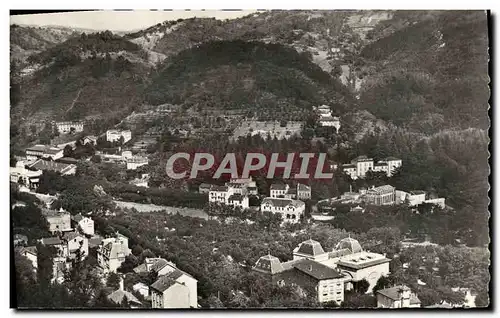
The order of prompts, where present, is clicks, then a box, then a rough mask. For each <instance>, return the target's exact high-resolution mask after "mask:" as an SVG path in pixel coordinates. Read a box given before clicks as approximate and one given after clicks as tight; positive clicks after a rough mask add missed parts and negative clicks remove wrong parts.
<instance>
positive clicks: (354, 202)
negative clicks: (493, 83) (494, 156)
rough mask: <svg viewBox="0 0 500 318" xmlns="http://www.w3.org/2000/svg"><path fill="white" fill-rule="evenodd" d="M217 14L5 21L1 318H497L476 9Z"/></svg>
mask: <svg viewBox="0 0 500 318" xmlns="http://www.w3.org/2000/svg"><path fill="white" fill-rule="evenodd" d="M193 12H195V11H193ZM73 13H77V12H73ZM108 13H109V14H113V13H112V12H108ZM67 14H72V13H67ZM78 14H89V21H90V19H92V18H91V15H92V12H78ZM114 14H120V13H119V12H115V13H114ZM214 14H215V15H214V17H213V18H206V17H203V18H202V17H193V18H189V19H174V18H172V19H169V20H166V21H165V22H161V23H158V24H154V22H153V23H151V25H152V26H148V27H145V28H144V29H142V30H140V31H137V30H134V31H128V32H124V31H119V32H118V31H113V30H107V29H102V30H101V29H99V30H97V29H96V30H83V29H78V28H72V27H70V26H67V27H66V26H44V25H36V23H35V22H34V23H33V25H25V24H22V23H19V22H16V21H17V20H16V16H11V25H10V50H11V57H10V62H11V75H10V76H11V90H10V94H11V124H10V168H9V169H10V219H11V240H12V251H13V252H12V254H11V255H13V258H14V262H13V264H15V267H12V272H13V273H11V275H12V276H14V275H15V288H13V289H12V292H14V293H15V294H14V295H12V297H13V298H15V299H16V302H15V307H17V308H20V309H23V308H24V309H30V308H40V309H49V308H50V309H55V308H57V309H60V308H61V309H64V308H89V309H103V308H105V309H116V308H121V309H123V308H126V309H144V308H149V309H179V308H181V309H215V308H242V309H245V308H261V309H266V308H305V309H317V308H329V309H332V310H342V309H347V308H349V309H352V308H374V309H375V308H376V309H389V308H414V309H422V310H424V309H427V308H434V309H452V308H480V307H489V306H490V305H491V304H490V296H489V295H490V291H489V281H490V269H489V267H490V251H489V244H490V238H489V225H488V218H489V212H488V204H489V199H488V189H489V184H488V175H489V166H488V156H489V154H488V143H489V137H488V128H489V118H488V113H487V109H488V99H489V91H488V73H487V69H488V35H487V33H488V30H487V28H488V26H487V15H486V12H483V11H393V10H385V11H373V10H366V11H363V10H358V11H354V10H351V11H349V10H346V11H327V10H323V11H321V10H320V11H315V10H290V11H286V10H285V11H283V10H272V11H255V12H253V11H249V12H244V11H242V14H241V16H238V17H236V18H228V19H223V18H217V13H216V11H214ZM23 21H24V20H23ZM33 21H35V20H33ZM96 27H97V26H96ZM464 30H466V31H464ZM457 74H461V75H457ZM179 153H183V154H187V157H186V158H185V159H177V160H170V161H169V158H173V157H172V156H176V154H179ZM199 153H205V154H210V157H211V158H212V159H213V158H215V160H212V163H211V164H205V165H204V166H203V167H201V162H196V161H195V162H194V163H193V160H192V158H193V157H195V154H199ZM250 153H255V154H265V155H266V156H268V157H270V154H281V155H283V158H281V157H280V159H279V160H280V161H281V162H283V161H285V160H286V155H287V154H299V153H300V154H311V156H310V157H311V158H313V157H314V156H316V157H315V158H317V157H318V155H319V160H316V159H314V164H312V165H311V166H312V167H311V171H312V172H311V173H310V174H305V172H306V171H305V170H306V168H307V164H304V167H301V165H300V164H294V165H291V166H290V167H288V166H286V165H284V164H280V163H278V164H276V162H274V163H272V164H271V166H272V168H271V169H272V174H268V173H270V172H269V171H268V170H269V169H270V168H269V164H266V165H264V164H262V165H261V166H259V167H258V168H255V169H253V170H252V169H250V172H249V170H248V169H247V171H246V172H243V173H242V170H245V168H244V167H243V163H244V162H245V157H246V156H247V155H248V154H250ZM227 154H231V155H232V157H231V158H232V159H234V162H237V163H238V167H237V170H238V171H237V173H236V174H231V173H224V171H226V170H223V169H222V168H224V167H225V163H226V162H228V160H229V159H226V158H225V156H226V155H227ZM263 156H264V155H263ZM298 157H299V156H298V155H296V156H295V158H296V159H297V158H298ZM304 157H306V156H302V155H301V160H305V159H304ZM189 158H191V159H189ZM195 158H196V157H195ZM222 158H225V159H223V160H222ZM277 158H278V157H276V158H274V159H277ZM186 159H187V160H186ZM323 159H324V160H323ZM221 160H222V163H221ZM307 160H309V159H307ZM312 160H313V159H311V162H312ZM214 162H215V163H214ZM250 163H251V160H250ZM302 163H303V161H302ZM254 167H256V166H255V165H254ZM219 168H220V169H222V170H219V171H218V169H219ZM169 169H171V170H172V171H174V170H175V171H177V172H179V171H181V172H182V171H186V172H187V173H186V174H185V176H184V175H182V176H181V177H180V178H173V177H172V175H171V174H170V173H169ZM189 171H191V174H190V173H189ZM193 171H195V173H193ZM308 171H309V170H308ZM315 171H316V173H315ZM226 172H227V171H226ZM319 173H321V175H322V176H323V177H318V175H319ZM189 175H191V177H189ZM290 175H292V176H293V175H295V176H302V177H301V178H294V177H290ZM270 176H272V177H270ZM324 176H327V178H325V177H324Z"/></svg>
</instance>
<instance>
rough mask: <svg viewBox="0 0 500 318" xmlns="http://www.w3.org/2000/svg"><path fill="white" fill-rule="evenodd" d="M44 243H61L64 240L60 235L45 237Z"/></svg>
mask: <svg viewBox="0 0 500 318" xmlns="http://www.w3.org/2000/svg"><path fill="white" fill-rule="evenodd" d="M42 244H43V245H60V244H62V241H61V239H60V238H58V237H44V238H42Z"/></svg>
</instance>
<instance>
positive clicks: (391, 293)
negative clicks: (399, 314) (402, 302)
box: [377, 285, 420, 304]
mask: <svg viewBox="0 0 500 318" xmlns="http://www.w3.org/2000/svg"><path fill="white" fill-rule="evenodd" d="M403 290H408V291H409V290H410V289H409V288H408V287H406V286H404V285H399V286H394V287H390V288H384V289H380V290H378V291H377V293H379V294H381V295H384V296H385V297H388V298H390V299H392V300H399V299H400V294H399V292H400V291H403ZM410 304H420V299H418V297H417V295H415V294H413V293H411V294H410Z"/></svg>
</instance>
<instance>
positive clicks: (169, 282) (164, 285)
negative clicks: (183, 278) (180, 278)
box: [151, 275, 179, 293]
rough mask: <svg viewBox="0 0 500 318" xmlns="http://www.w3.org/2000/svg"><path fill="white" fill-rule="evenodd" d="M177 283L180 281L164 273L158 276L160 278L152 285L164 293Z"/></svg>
mask: <svg viewBox="0 0 500 318" xmlns="http://www.w3.org/2000/svg"><path fill="white" fill-rule="evenodd" d="M175 284H179V283H178V282H177V281H176V280H175V279H173V278H171V277H169V276H167V275H162V276H160V277H158V279H157V280H156V281H155V282H154V283H153V284H152V285H151V288H152V289H154V290H157V291H159V292H160V293H163V292H164V291H166V290H167V289H169V288H170V287H171V286H173V285H175Z"/></svg>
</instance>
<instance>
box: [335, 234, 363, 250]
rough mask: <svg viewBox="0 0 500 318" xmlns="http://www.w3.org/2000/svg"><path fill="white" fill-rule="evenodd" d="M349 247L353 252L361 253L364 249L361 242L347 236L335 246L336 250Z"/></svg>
mask: <svg viewBox="0 0 500 318" xmlns="http://www.w3.org/2000/svg"><path fill="white" fill-rule="evenodd" d="M344 249H347V250H349V251H350V252H351V254H354V253H359V252H362V251H363V248H362V247H361V244H359V242H358V241H357V240H355V239H353V238H350V237H346V238H344V239H342V240H340V242H339V243H338V244H337V246H335V250H344Z"/></svg>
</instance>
